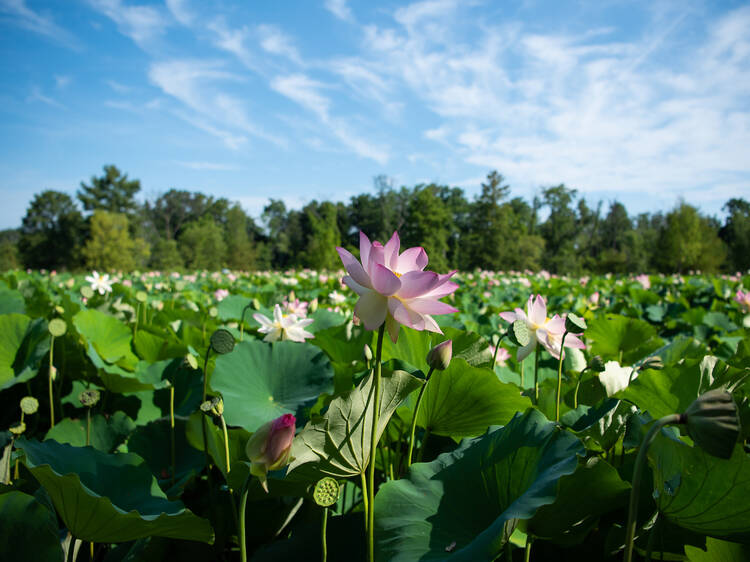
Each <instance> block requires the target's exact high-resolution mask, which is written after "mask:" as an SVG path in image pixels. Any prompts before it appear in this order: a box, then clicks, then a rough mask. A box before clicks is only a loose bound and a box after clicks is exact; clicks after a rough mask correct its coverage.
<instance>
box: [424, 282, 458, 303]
mask: <svg viewBox="0 0 750 562" xmlns="http://www.w3.org/2000/svg"><path fill="white" fill-rule="evenodd" d="M456 289H458V283H453V282H451V281H449V282H447V283H443V284H442V285H438V286H437V287H435V288H434V289H433V290H432V291H430V292H429V293H427V294H426V295H424V296H425V297H430V298H434V299H442V298H443V297H445V296H448V295H450V294H451V293H452V292H454V291H455V290H456Z"/></svg>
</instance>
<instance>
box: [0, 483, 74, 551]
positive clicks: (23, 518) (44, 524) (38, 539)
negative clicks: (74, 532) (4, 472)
mask: <svg viewBox="0 0 750 562" xmlns="http://www.w3.org/2000/svg"><path fill="white" fill-rule="evenodd" d="M0 521H2V522H3V523H2V525H0V553H2V555H3V559H4V560H23V561H26V562H32V561H35V560H45V561H46V560H60V561H61V560H62V559H63V551H62V548H60V539H59V538H58V536H57V517H56V516H55V514H54V513H52V512H51V511H50V510H49V509H47V508H46V507H44V506H43V505H42V504H41V503H39V502H38V501H36V499H34V497H33V496H29V495H28V494H24V493H23V492H18V491H12V492H8V493H7V494H2V495H0Z"/></svg>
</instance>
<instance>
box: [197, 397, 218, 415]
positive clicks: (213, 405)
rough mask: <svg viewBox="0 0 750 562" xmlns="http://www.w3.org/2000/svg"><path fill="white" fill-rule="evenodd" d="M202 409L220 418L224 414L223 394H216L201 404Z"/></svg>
mask: <svg viewBox="0 0 750 562" xmlns="http://www.w3.org/2000/svg"><path fill="white" fill-rule="evenodd" d="M201 410H202V411H204V412H205V413H207V414H211V415H212V416H216V417H217V418H219V417H221V416H222V415H223V414H224V400H222V399H221V396H214V397H213V398H211V400H206V401H205V402H203V404H201Z"/></svg>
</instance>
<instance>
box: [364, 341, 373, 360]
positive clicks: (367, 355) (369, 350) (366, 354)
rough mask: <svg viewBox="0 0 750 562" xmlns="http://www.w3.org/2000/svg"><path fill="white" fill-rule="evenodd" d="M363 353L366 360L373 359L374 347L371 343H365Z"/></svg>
mask: <svg viewBox="0 0 750 562" xmlns="http://www.w3.org/2000/svg"><path fill="white" fill-rule="evenodd" d="M362 355H363V356H364V358H365V361H367V362H370V361H372V348H371V347H370V346H369V345H367V344H365V348H364V349H363V350H362Z"/></svg>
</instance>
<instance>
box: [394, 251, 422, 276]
mask: <svg viewBox="0 0 750 562" xmlns="http://www.w3.org/2000/svg"><path fill="white" fill-rule="evenodd" d="M426 266H427V252H425V251H424V248H421V247H416V248H409V249H408V250H405V251H404V253H403V254H401V255H400V256H399V257H398V266H397V267H396V268H395V270H394V271H397V272H399V273H401V274H403V273H406V272H407V271H415V270H418V271H422V270H423V269H424V268H425V267H426Z"/></svg>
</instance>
